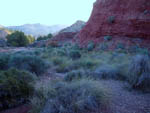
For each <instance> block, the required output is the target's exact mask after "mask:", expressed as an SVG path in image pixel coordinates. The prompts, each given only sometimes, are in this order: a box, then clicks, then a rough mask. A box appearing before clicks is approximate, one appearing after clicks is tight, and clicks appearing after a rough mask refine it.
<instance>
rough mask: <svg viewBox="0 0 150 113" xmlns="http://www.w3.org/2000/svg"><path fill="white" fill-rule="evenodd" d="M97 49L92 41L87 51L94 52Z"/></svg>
mask: <svg viewBox="0 0 150 113" xmlns="http://www.w3.org/2000/svg"><path fill="white" fill-rule="evenodd" d="M94 48H95V43H94V42H93V41H90V42H89V43H88V45H87V50H88V51H92V50H93V49H94Z"/></svg>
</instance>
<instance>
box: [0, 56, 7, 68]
mask: <svg viewBox="0 0 150 113" xmlns="http://www.w3.org/2000/svg"><path fill="white" fill-rule="evenodd" d="M8 62H9V54H5V53H2V54H0V70H6V69H8Z"/></svg>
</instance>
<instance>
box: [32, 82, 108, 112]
mask: <svg viewBox="0 0 150 113" xmlns="http://www.w3.org/2000/svg"><path fill="white" fill-rule="evenodd" d="M46 86H49V87H47V89H46V90H45V86H43V88H41V87H39V88H38V89H37V95H36V96H34V98H36V99H33V100H34V101H32V102H33V103H32V105H33V113H34V112H35V113H38V112H40V113H89V112H93V113H99V111H100V110H101V109H102V108H103V107H104V106H105V105H106V103H107V101H108V98H107V93H106V89H105V90H104V88H103V87H101V85H100V82H97V81H94V80H87V79H82V80H78V81H73V82H69V83H67V82H62V81H60V82H58V81H57V82H55V83H51V84H49V85H46ZM39 90H40V91H39ZM39 92H41V95H39ZM41 97H42V98H43V97H44V98H45V99H41ZM37 99H38V101H35V100H37ZM37 105H40V108H37ZM41 105H42V107H41Z"/></svg>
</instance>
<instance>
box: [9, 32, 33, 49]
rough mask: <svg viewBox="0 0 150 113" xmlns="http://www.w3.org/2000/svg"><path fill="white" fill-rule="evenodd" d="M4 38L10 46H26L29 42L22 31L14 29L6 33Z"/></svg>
mask: <svg viewBox="0 0 150 113" xmlns="http://www.w3.org/2000/svg"><path fill="white" fill-rule="evenodd" d="M6 38H7V42H8V43H9V44H10V45H11V46H15V47H23V46H27V45H28V44H29V43H30V41H29V39H28V37H27V36H26V35H25V34H24V33H23V32H20V31H15V32H14V33H12V34H10V35H8V36H7V37H6Z"/></svg>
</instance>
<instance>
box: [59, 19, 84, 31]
mask: <svg viewBox="0 0 150 113" xmlns="http://www.w3.org/2000/svg"><path fill="white" fill-rule="evenodd" d="M85 24H86V23H85V22H84V21H81V20H78V21H77V22H76V23H74V24H73V25H71V26H69V27H67V28H64V29H63V30H61V31H60V33H64V32H79V31H80V30H81V29H82V28H83V27H84V26H85Z"/></svg>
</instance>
